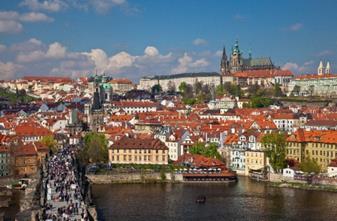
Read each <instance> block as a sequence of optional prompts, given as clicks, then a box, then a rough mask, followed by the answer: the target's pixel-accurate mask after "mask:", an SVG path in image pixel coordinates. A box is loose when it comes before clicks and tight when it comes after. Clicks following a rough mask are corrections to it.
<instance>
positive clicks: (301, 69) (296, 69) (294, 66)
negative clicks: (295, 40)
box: [282, 61, 314, 73]
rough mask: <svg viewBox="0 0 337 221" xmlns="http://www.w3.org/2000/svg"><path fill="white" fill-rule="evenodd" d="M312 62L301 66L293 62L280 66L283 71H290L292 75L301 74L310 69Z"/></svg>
mask: <svg viewBox="0 0 337 221" xmlns="http://www.w3.org/2000/svg"><path fill="white" fill-rule="evenodd" d="M313 64H314V61H306V62H304V63H303V64H302V65H300V64H297V63H295V62H287V63H285V64H284V65H283V66H282V69H283V70H290V71H292V72H294V73H303V72H307V71H309V70H311V69H312V65H313Z"/></svg>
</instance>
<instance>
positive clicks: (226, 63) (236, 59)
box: [220, 41, 279, 76]
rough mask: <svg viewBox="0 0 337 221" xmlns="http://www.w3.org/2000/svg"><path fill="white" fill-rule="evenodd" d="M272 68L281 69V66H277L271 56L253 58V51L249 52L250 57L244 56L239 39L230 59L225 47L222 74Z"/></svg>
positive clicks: (221, 66)
mask: <svg viewBox="0 0 337 221" xmlns="http://www.w3.org/2000/svg"><path fill="white" fill-rule="evenodd" d="M272 69H279V67H275V66H274V64H273V62H272V61H271V59H270V58H252V55H251V53H249V54H248V58H244V57H243V56H242V52H241V51H240V47H239V42H238V41H236V42H235V44H234V46H233V47H232V52H231V55H230V58H229V59H228V58H227V54H226V49H225V48H224V49H223V53H222V58H221V65H220V73H221V75H222V76H229V75H231V74H233V73H236V72H240V71H250V70H272Z"/></svg>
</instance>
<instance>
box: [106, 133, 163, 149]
mask: <svg viewBox="0 0 337 221" xmlns="http://www.w3.org/2000/svg"><path fill="white" fill-rule="evenodd" d="M111 149H153V150H168V148H167V147H166V146H165V144H164V143H163V142H161V141H160V140H158V139H153V138H145V139H140V138H136V137H126V136H124V137H122V138H121V139H120V140H118V141H116V142H115V143H114V144H113V145H112V146H111Z"/></svg>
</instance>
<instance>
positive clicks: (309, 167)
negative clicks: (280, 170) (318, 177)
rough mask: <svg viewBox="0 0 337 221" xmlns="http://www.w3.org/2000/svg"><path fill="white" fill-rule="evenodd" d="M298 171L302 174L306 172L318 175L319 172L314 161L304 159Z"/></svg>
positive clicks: (318, 166)
mask: <svg viewBox="0 0 337 221" xmlns="http://www.w3.org/2000/svg"><path fill="white" fill-rule="evenodd" d="M299 168H300V170H302V171H303V172H308V173H312V172H313V173H319V172H320V171H321V167H320V165H319V164H318V163H317V161H316V160H314V159H310V158H306V159H304V160H303V161H302V162H301V163H300V165H299Z"/></svg>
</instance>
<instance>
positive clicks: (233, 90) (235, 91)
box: [224, 82, 243, 97]
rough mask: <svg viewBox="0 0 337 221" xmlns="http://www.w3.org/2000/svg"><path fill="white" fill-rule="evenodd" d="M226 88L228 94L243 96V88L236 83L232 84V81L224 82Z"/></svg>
mask: <svg viewBox="0 0 337 221" xmlns="http://www.w3.org/2000/svg"><path fill="white" fill-rule="evenodd" d="M224 89H225V91H227V93H228V94H230V95H232V96H235V97H242V95H243V92H242V90H241V87H240V86H239V85H236V84H232V83H230V82H226V83H225V84H224Z"/></svg>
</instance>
